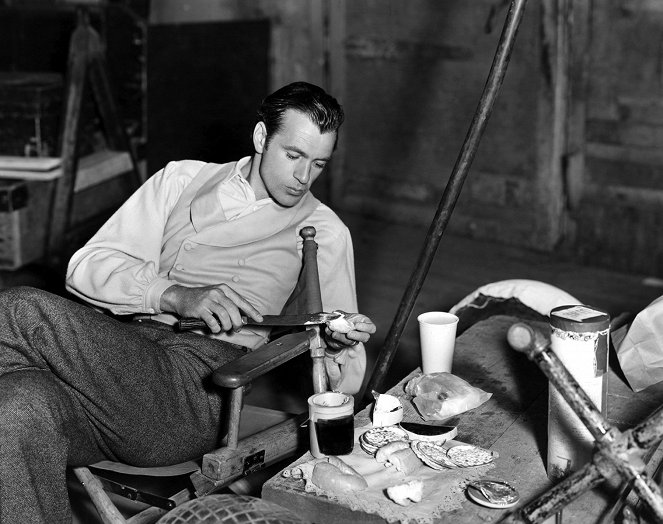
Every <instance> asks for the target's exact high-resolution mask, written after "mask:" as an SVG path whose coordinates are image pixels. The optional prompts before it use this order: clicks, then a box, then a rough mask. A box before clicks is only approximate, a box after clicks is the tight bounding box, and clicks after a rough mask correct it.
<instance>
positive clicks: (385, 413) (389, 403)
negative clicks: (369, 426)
mask: <svg viewBox="0 0 663 524" xmlns="http://www.w3.org/2000/svg"><path fill="white" fill-rule="evenodd" d="M373 396H374V397H375V404H374V406H373V426H375V427H378V426H393V425H395V424H398V423H399V422H400V421H401V420H403V405H402V404H401V401H400V400H398V398H396V397H394V396H393V395H381V394H379V393H376V392H373Z"/></svg>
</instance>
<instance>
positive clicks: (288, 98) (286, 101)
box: [257, 82, 344, 145]
mask: <svg viewBox="0 0 663 524" xmlns="http://www.w3.org/2000/svg"><path fill="white" fill-rule="evenodd" d="M288 109H295V110H296V111H300V112H302V113H304V114H305V115H306V116H308V117H309V118H310V119H311V121H312V122H313V123H314V124H315V125H317V126H318V129H319V130H320V132H321V133H329V132H338V129H339V128H340V127H341V124H342V123H343V118H344V114H343V108H342V107H341V105H340V104H339V103H338V101H337V100H336V99H335V98H334V97H333V96H331V95H329V94H327V92H326V91H325V90H324V89H322V88H321V87H318V86H316V85H313V84H309V83H308V82H293V83H292V84H288V85H286V86H283V87H281V88H280V89H278V90H276V91H274V92H273V93H272V94H271V95H269V96H267V97H266V98H265V99H264V100H263V101H262V104H260V107H259V108H258V120H257V121H258V122H264V123H265V128H266V129H267V140H266V144H265V145H267V144H268V143H269V139H270V137H271V136H272V135H274V134H275V133H278V132H279V130H280V129H281V127H282V126H283V115H284V114H285V112H286V110H288Z"/></svg>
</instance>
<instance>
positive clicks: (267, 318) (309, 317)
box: [242, 313, 341, 326]
mask: <svg viewBox="0 0 663 524" xmlns="http://www.w3.org/2000/svg"><path fill="white" fill-rule="evenodd" d="M340 316H341V313H306V314H304V315H263V316H262V322H255V321H254V320H251V319H249V318H247V319H246V324H253V325H256V326H259V325H264V326H313V325H315V324H324V323H325V322H329V321H330V320H334V319H336V318H339V317H340ZM243 318H244V317H242V319H243Z"/></svg>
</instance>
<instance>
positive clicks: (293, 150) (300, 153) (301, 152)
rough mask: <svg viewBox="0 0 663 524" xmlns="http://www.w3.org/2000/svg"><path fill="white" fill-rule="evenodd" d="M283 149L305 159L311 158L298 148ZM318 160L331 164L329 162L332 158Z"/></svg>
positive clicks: (284, 147)
mask: <svg viewBox="0 0 663 524" xmlns="http://www.w3.org/2000/svg"><path fill="white" fill-rule="evenodd" d="M283 149H287V150H288V151H292V152H293V153H297V154H299V155H300V156H303V157H304V158H308V157H309V155H308V154H307V153H306V152H305V151H303V150H301V149H299V148H298V147H297V146H283ZM316 160H322V161H323V162H329V160H331V157H323V158H316Z"/></svg>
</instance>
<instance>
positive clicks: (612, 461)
mask: <svg viewBox="0 0 663 524" xmlns="http://www.w3.org/2000/svg"><path fill="white" fill-rule="evenodd" d="M509 342H510V344H511V346H512V347H514V349H517V350H518V351H522V352H523V353H525V354H527V356H528V357H529V358H530V360H532V361H533V362H535V363H536V364H537V365H538V366H539V368H541V371H543V373H544V374H545V375H546V377H548V380H549V381H550V384H551V385H553V386H554V387H555V388H556V389H557V391H559V393H560V394H561V395H562V396H563V397H564V399H565V400H566V402H567V403H568V404H569V406H570V407H571V408H572V409H573V411H574V412H575V413H576V414H577V415H578V418H580V420H581V421H582V422H583V424H584V425H585V426H586V427H587V429H588V430H589V431H590V432H591V434H592V436H593V437H594V439H595V440H596V447H595V450H594V454H593V457H592V461H591V462H590V463H589V464H587V465H586V466H584V467H583V468H582V469H581V470H579V471H577V472H576V473H574V474H573V475H571V476H569V477H567V478H566V479H564V480H563V481H561V482H560V483H559V484H557V485H555V486H554V487H553V488H551V489H550V490H549V491H547V492H546V493H544V494H543V495H541V496H540V497H538V498H537V499H536V500H534V501H532V502H530V503H529V504H527V505H526V506H524V507H522V508H520V509H519V510H517V511H515V512H513V513H512V514H510V515H508V516H507V517H505V518H504V519H502V522H504V523H520V522H525V523H533V522H542V521H544V520H545V519H547V518H549V517H551V516H552V515H554V514H555V513H557V512H559V511H560V510H562V509H563V508H564V506H566V505H567V504H568V503H569V502H571V501H573V500H574V499H576V498H578V497H579V496H580V495H582V494H583V493H585V492H586V491H588V490H590V489H592V488H594V487H596V486H597V485H599V484H601V483H602V482H604V481H605V480H608V479H614V478H618V477H621V479H622V480H623V481H624V482H625V483H626V485H627V486H632V488H633V490H634V491H635V493H636V494H637V495H638V496H639V497H640V499H641V500H642V501H644V502H645V503H646V504H647V506H648V507H649V508H650V509H651V511H652V513H653V515H654V516H655V518H656V521H657V522H663V498H662V497H661V491H660V489H659V487H658V486H657V485H656V484H655V483H654V482H653V481H652V480H651V479H650V478H649V477H648V476H647V474H646V472H645V457H646V455H648V454H649V453H650V451H651V450H652V449H654V448H655V446H656V445H658V444H659V442H660V441H661V438H663V407H661V408H659V409H658V410H657V411H656V412H655V413H654V414H653V415H651V416H650V417H649V418H648V419H647V420H645V421H644V422H642V423H641V424H638V425H637V426H635V427H634V428H632V429H629V430H627V431H624V432H621V431H619V430H617V429H616V428H614V427H611V426H610V424H608V422H607V421H606V420H605V419H604V418H603V416H602V415H601V413H600V412H599V410H598V409H597V408H596V407H595V406H594V404H593V402H592V401H591V400H590V398H589V397H588V396H587V394H586V393H585V391H584V390H583V389H582V388H581V387H580V385H579V384H578V383H577V382H576V380H575V379H574V378H573V376H572V375H571V374H570V373H569V372H568V371H567V369H566V368H565V367H564V364H562V362H560V360H559V359H558V358H557V355H555V353H553V352H552V350H551V349H550V342H549V340H548V339H547V337H545V336H544V335H543V334H542V333H541V332H539V331H537V330H535V329H534V328H532V327H531V326H529V325H527V324H524V323H518V324H514V325H513V326H512V327H511V328H510V330H509Z"/></svg>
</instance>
